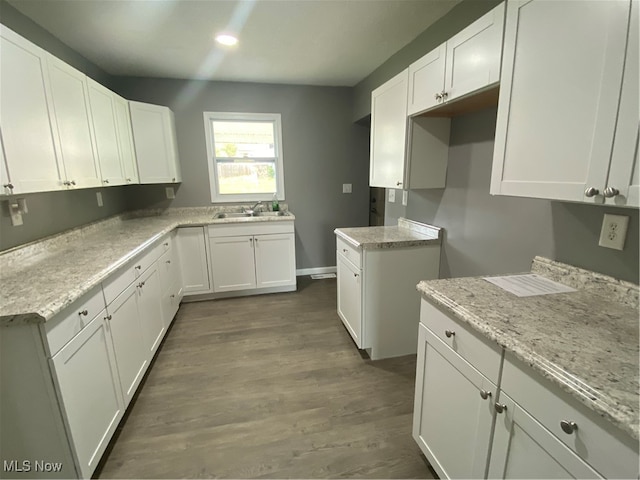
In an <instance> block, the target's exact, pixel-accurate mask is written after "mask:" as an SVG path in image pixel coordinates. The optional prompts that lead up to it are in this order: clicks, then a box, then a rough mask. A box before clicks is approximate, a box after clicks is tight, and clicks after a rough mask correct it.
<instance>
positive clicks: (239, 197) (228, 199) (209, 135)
mask: <svg viewBox="0 0 640 480" xmlns="http://www.w3.org/2000/svg"><path fill="white" fill-rule="evenodd" d="M216 120H236V121H245V122H252V121H258V122H265V121H268V122H273V124H274V142H275V144H274V151H275V155H276V161H275V168H276V189H277V191H276V192H275V193H276V195H277V198H278V200H279V201H284V161H283V154H282V121H281V118H280V114H279V113H232V112H204V131H205V137H206V140H207V166H208V167H209V188H210V191H211V203H232V202H236V203H237V202H257V201H259V200H262V201H271V200H272V199H273V193H241V194H221V193H218V169H217V168H216V155H215V148H214V145H215V143H214V139H213V128H212V124H211V123H212V122H213V121H216Z"/></svg>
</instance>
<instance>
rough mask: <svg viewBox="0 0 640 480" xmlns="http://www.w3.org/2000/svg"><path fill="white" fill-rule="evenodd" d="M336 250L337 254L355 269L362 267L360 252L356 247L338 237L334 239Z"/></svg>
mask: <svg viewBox="0 0 640 480" xmlns="http://www.w3.org/2000/svg"><path fill="white" fill-rule="evenodd" d="M336 250H337V251H338V253H340V254H342V255H344V257H345V258H346V259H347V260H349V261H350V262H351V263H353V264H354V265H355V266H356V267H358V268H360V267H362V256H361V255H360V250H359V249H358V248H357V247H354V246H353V245H352V244H350V243H349V242H347V241H346V240H344V239H342V238H340V237H336Z"/></svg>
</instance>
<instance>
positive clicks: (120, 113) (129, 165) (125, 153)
mask: <svg viewBox="0 0 640 480" xmlns="http://www.w3.org/2000/svg"><path fill="white" fill-rule="evenodd" d="M113 108H114V111H115V115H116V127H117V129H118V146H119V149H120V161H121V162H122V171H123V173H124V181H125V183H127V184H130V183H139V181H138V164H137V163H136V153H135V151H134V147H133V132H132V130H131V116H130V115H129V102H128V101H127V100H126V99H124V98H122V97H120V96H119V95H115V94H114V96H113Z"/></svg>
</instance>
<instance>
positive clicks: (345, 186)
mask: <svg viewBox="0 0 640 480" xmlns="http://www.w3.org/2000/svg"><path fill="white" fill-rule="evenodd" d="M342 193H351V184H350V183H343V184H342Z"/></svg>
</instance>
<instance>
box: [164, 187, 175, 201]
mask: <svg viewBox="0 0 640 480" xmlns="http://www.w3.org/2000/svg"><path fill="white" fill-rule="evenodd" d="M165 193H166V194H167V198H168V199H169V200H173V199H174V198H176V192H175V190H174V189H173V187H166V188H165Z"/></svg>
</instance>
